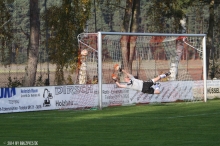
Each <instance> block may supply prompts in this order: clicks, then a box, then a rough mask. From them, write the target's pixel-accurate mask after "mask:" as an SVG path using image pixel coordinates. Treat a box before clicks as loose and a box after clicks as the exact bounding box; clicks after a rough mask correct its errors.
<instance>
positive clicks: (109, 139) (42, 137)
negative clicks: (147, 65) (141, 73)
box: [0, 100, 220, 146]
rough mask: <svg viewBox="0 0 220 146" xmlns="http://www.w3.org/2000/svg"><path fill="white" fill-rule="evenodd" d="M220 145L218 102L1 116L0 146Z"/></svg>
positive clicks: (219, 109)
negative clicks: (34, 145) (25, 144)
mask: <svg viewBox="0 0 220 146" xmlns="http://www.w3.org/2000/svg"><path fill="white" fill-rule="evenodd" d="M8 141H38V145H39V146H219V145H220V100H208V102H207V103H203V102H198V103H169V104H155V105H140V106H126V107H108V108H104V109H103V110H96V111H92V110H90V111H88V110H87V111H86V110H84V111H76V110H68V111H67V110H57V111H42V112H26V113H10V114H0V145H5V144H4V143H5V142H8Z"/></svg>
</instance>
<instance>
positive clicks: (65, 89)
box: [55, 85, 93, 95]
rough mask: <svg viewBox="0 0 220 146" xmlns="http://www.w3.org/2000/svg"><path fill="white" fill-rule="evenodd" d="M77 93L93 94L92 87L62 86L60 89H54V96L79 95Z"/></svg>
mask: <svg viewBox="0 0 220 146" xmlns="http://www.w3.org/2000/svg"><path fill="white" fill-rule="evenodd" d="M79 93H85V94H89V93H93V86H92V85H87V86H62V87H55V95H60V94H72V95H73V94H79Z"/></svg>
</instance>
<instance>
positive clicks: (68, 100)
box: [0, 80, 220, 113]
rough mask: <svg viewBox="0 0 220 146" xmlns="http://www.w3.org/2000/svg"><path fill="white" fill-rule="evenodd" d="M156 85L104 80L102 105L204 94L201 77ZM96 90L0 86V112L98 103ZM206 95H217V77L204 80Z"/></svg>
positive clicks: (89, 87) (95, 87)
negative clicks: (145, 88)
mask: <svg viewBox="0 0 220 146" xmlns="http://www.w3.org/2000/svg"><path fill="white" fill-rule="evenodd" d="M160 89H161V93H160V94H144V93H142V92H137V91H135V90H129V89H125V88H118V87H117V86H116V84H104V85H103V89H102V106H103V107H107V106H117V105H130V104H143V103H144V104H147V103H151V102H175V101H178V100H180V101H183V100H197V99H198V100H201V98H203V96H204V95H203V81H169V82H161V88H160ZM98 93H99V90H98V85H97V84H90V85H66V86H44V87H23V88H1V90H0V113H10V112H27V111H39V110H55V109H69V108H74V109H77V108H91V107H98V106H99V94H98ZM207 97H208V99H213V98H216V97H218V98H220V81H219V80H213V81H210V80H208V81H207Z"/></svg>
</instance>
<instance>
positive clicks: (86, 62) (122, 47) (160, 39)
mask: <svg viewBox="0 0 220 146" xmlns="http://www.w3.org/2000/svg"><path fill="white" fill-rule="evenodd" d="M78 41H79V46H80V49H81V51H82V52H81V59H80V61H81V63H80V65H81V66H80V67H79V68H80V69H79V74H78V75H79V78H78V79H79V80H78V81H79V83H81V84H86V83H89V84H91V83H97V84H98V90H99V91H102V92H98V96H99V106H100V108H101V107H103V103H104V102H103V101H104V100H105V99H103V98H104V97H105V95H103V94H105V92H104V91H103V86H107V88H113V89H112V91H113V90H117V91H115V92H112V91H110V92H112V93H114V97H115V98H116V97H118V98H127V99H126V100H125V99H120V100H118V101H115V102H120V101H121V103H122V104H123V102H126V103H130V104H131V103H144V102H145V103H150V102H176V101H204V102H206V94H207V93H206V92H207V91H206V77H207V73H206V55H205V54H206V35H205V34H165V33H164V34H161V33H122V32H98V33H82V34H80V35H79V36H78ZM83 51H84V52H83ZM116 64H117V65H119V66H120V67H121V68H123V69H126V70H128V71H129V72H130V73H131V74H133V75H134V76H135V77H137V78H139V79H141V80H144V81H146V80H148V79H152V78H154V77H156V76H158V75H159V74H161V73H163V72H167V71H170V72H171V75H170V77H168V78H165V79H163V80H161V81H160V82H161V94H159V95H144V94H142V93H138V92H135V91H127V90H126V91H124V90H122V89H118V88H117V87H116V86H115V85H114V81H113V80H112V78H111V75H112V73H113V72H114V65H116ZM83 72H84V73H83ZM119 76H120V81H121V82H123V75H119ZM96 81H98V82H96ZM111 85H114V86H111ZM105 88H106V87H105ZM116 93H118V95H120V93H128V94H129V95H128V96H117V94H116ZM106 97H108V98H109V99H111V96H110V95H109V96H106ZM112 98H113V97H112Z"/></svg>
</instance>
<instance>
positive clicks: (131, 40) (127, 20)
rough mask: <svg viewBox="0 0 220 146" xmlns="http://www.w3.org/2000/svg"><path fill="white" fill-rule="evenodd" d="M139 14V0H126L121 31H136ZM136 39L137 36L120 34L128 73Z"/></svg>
mask: <svg viewBox="0 0 220 146" xmlns="http://www.w3.org/2000/svg"><path fill="white" fill-rule="evenodd" d="M139 15H140V0H133V1H131V0H127V1H126V9H125V15H124V20H123V25H122V32H137V30H138V17H139ZM129 24H130V25H129ZM136 39H137V36H122V38H121V50H122V54H123V55H122V58H123V65H124V68H125V69H126V70H127V71H129V72H130V73H132V62H133V59H134V55H135V46H136Z"/></svg>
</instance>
